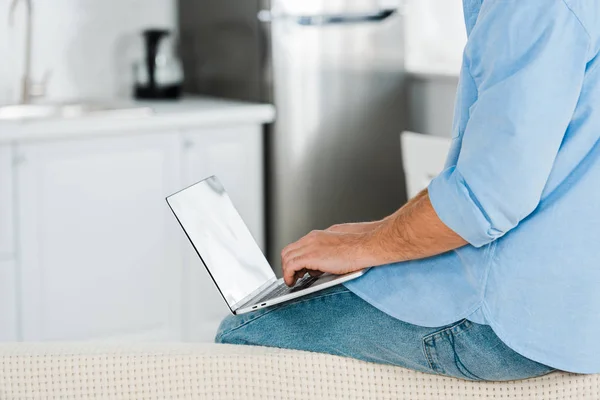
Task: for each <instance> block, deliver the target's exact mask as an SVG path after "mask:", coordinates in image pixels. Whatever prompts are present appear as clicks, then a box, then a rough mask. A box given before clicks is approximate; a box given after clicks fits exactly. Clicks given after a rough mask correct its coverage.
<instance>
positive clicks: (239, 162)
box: [183, 125, 265, 341]
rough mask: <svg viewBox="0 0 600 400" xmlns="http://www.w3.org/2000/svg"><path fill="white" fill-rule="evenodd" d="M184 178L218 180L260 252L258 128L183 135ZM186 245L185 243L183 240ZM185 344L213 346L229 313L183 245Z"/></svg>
mask: <svg viewBox="0 0 600 400" xmlns="http://www.w3.org/2000/svg"><path fill="white" fill-rule="evenodd" d="M183 163H184V167H183V177H184V181H185V184H186V185H190V184H192V183H195V182H197V181H199V180H202V179H204V178H206V177H208V176H211V175H217V176H218V178H219V179H220V180H221V182H222V183H223V185H224V186H225V189H226V190H227V192H228V194H229V196H230V198H231V200H232V202H233V203H234V205H235V207H236V208H237V210H238V211H239V213H240V215H241V216H242V218H243V219H244V221H245V222H246V224H247V225H248V227H249V229H250V231H251V232H252V234H253V236H254V238H255V239H256V241H257V243H258V244H259V246H260V247H261V248H263V250H264V243H265V240H264V235H265V228H264V225H265V224H264V181H263V141H262V127H261V126H259V125H256V126H237V127H227V128H215V129H203V130H198V131H192V132H186V133H185V134H184V153H183ZM184 240H185V239H184ZM184 252H185V254H186V277H187V279H186V282H187V285H186V289H187V290H186V299H187V300H186V302H185V304H186V307H185V310H184V313H185V315H186V316H187V317H186V322H187V326H186V332H187V334H186V339H187V340H190V341H212V340H213V338H214V334H215V332H216V330H217V327H218V325H219V322H220V321H221V319H222V318H223V317H224V316H226V315H227V314H228V313H229V309H228V308H227V306H226V305H225V302H224V300H223V298H222V297H221V295H220V294H219V293H218V291H217V289H216V288H215V286H214V284H213V282H212V281H211V278H210V276H209V275H208V273H207V272H206V270H205V268H204V266H203V264H202V262H201V261H200V259H199V258H198V256H197V255H196V253H195V252H194V250H193V248H192V247H191V246H190V245H189V243H187V240H185V243H184Z"/></svg>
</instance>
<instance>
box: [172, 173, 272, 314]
mask: <svg viewBox="0 0 600 400" xmlns="http://www.w3.org/2000/svg"><path fill="white" fill-rule="evenodd" d="M167 202H168V203H169V206H170V207H171V209H172V210H173V213H174V214H175V216H176V217H177V219H178V220H179V223H180V224H181V226H182V227H183V229H184V231H185V233H186V234H187V236H188V238H189V239H190V241H191V242H192V245H193V246H194V248H195V249H196V252H197V253H198V254H199V255H200V258H201V259H202V261H203V262H204V265H205V266H206V268H207V269H208V272H209V273H210V275H211V276H212V278H213V280H214V281H215V284H216V285H217V287H218V288H219V291H220V292H221V294H222V295H223V297H224V298H225V301H227V304H228V305H229V307H230V308H231V309H234V307H235V305H236V303H239V302H240V301H241V300H242V299H244V298H245V297H247V296H248V295H249V294H251V293H252V292H254V291H255V290H257V289H259V288H260V287H261V286H263V285H264V284H265V283H267V282H268V281H269V280H270V279H271V278H274V277H275V274H274V273H273V270H272V269H271V267H270V265H269V263H268V262H267V260H266V258H265V256H264V255H263V253H262V252H261V250H260V248H259V247H258V245H257V244H256V242H255V240H254V238H253V237H252V234H251V233H250V231H249V230H248V228H247V227H246V224H244V221H243V220H242V218H241V217H240V215H239V214H238V212H237V210H236V209H235V207H234V206H233V204H232V202H231V200H230V199H229V196H228V195H227V192H225V189H224V188H223V185H222V184H221V182H219V180H218V179H217V178H216V177H215V176H213V177H210V178H208V179H205V180H203V181H201V182H198V183H196V184H195V185H192V186H190V187H188V188H186V189H183V190H182V191H180V192H178V193H175V194H174V195H172V196H169V197H168V198H167Z"/></svg>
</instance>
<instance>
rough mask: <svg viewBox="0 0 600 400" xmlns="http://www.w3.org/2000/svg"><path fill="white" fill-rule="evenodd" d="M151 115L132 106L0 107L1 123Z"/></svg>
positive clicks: (92, 104)
mask: <svg viewBox="0 0 600 400" xmlns="http://www.w3.org/2000/svg"><path fill="white" fill-rule="evenodd" d="M151 113H152V109H151V108H149V107H137V106H135V105H132V104H106V103H62V104H15V105H7V106H0V121H24V120H35V119H64V118H82V117H93V116H100V115H102V116H107V117H138V116H144V115H149V114H151Z"/></svg>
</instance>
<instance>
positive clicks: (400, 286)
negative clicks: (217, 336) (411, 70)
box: [347, 0, 600, 373]
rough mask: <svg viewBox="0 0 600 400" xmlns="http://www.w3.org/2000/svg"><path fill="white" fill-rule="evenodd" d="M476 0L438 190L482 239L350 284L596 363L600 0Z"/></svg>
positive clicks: (557, 363)
mask: <svg viewBox="0 0 600 400" xmlns="http://www.w3.org/2000/svg"><path fill="white" fill-rule="evenodd" d="M464 9H465V20H466V25H467V32H468V35H469V39H468V43H467V46H466V48H465V52H464V62H463V66H462V72H461V76H460V84H459V88H458V95H457V100H456V111H455V120H454V128H453V141H452V147H451V150H450V154H449V156H448V160H447V163H446V169H445V170H444V171H443V172H442V173H441V174H440V175H439V176H438V177H437V178H436V179H434V180H433V181H432V183H431V184H430V186H429V196H430V198H431V202H432V204H433V207H434V209H435V211H436V212H437V214H438V215H439V217H440V219H441V220H442V221H443V222H444V223H445V224H446V225H448V226H449V227H450V228H451V229H452V230H454V231H455V232H456V233H458V234H459V235H460V236H461V237H463V238H464V239H465V240H466V241H468V242H469V243H470V245H467V246H465V247H463V248H460V249H457V250H455V251H452V252H448V253H446V254H443V255H440V256H437V257H432V258H429V259H425V260H420V261H410V262H405V263H399V264H393V265H389V266H383V267H378V268H374V269H372V270H371V271H370V272H369V273H367V274H366V275H365V276H364V277H362V278H360V279H358V280H356V281H353V282H350V283H348V284H347V287H348V288H349V289H350V290H352V291H353V292H355V293H356V294H357V295H359V296H360V297H362V298H363V299H365V300H366V301H368V302H370V303H371V304H373V305H374V306H376V307H377V308H379V309H381V310H382V311H384V312H386V313H388V314H390V315H392V316H394V317H396V318H398V319H401V320H403V321H406V322H409V323H412V324H416V325H422V326H442V325H445V324H449V323H453V322H455V321H458V320H460V319H462V318H469V319H471V320H473V321H474V322H478V323H484V324H488V325H490V326H491V327H492V328H493V329H494V331H495V332H496V334H497V335H498V336H499V337H500V338H501V339H502V340H503V341H504V342H505V343H506V344H507V345H508V346H509V347H511V348H512V349H513V350H515V351H516V352H518V353H520V354H522V355H524V356H525V357H528V358H530V359H533V360H535V361H538V362H540V363H543V364H546V365H549V366H552V367H555V368H559V369H563V370H567V371H573V372H580V373H598V372H600V340H599V338H600V233H599V230H600V58H599V57H598V53H599V47H600V1H599V0H464ZM390 334H393V333H390Z"/></svg>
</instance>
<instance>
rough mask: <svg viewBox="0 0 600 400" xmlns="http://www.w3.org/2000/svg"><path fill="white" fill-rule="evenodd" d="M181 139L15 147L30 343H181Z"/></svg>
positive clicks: (165, 136) (26, 332) (23, 293)
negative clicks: (173, 201)
mask: <svg viewBox="0 0 600 400" xmlns="http://www.w3.org/2000/svg"><path fill="white" fill-rule="evenodd" d="M179 150H180V144H179V141H178V139H177V136H176V135H169V134H163V135H140V136H135V137H121V138H100V139H86V140H70V141H54V142H40V143H34V144H26V145H22V146H18V148H17V154H18V159H19V160H20V161H19V164H18V166H17V170H16V179H17V187H18V191H17V199H18V202H19V212H18V220H19V225H20V226H19V245H20V251H19V253H20V260H19V261H20V272H21V285H22V286H21V290H20V294H21V305H22V315H21V319H22V323H23V331H22V333H23V339H24V340H36V341H40V340H79V339H96V338H113V337H115V338H119V337H128V336H133V337H141V338H145V339H150V340H153V339H165V340H177V339H179V338H180V334H181V332H180V318H181V312H180V311H179V310H180V303H181V294H180V293H181V282H182V275H181V273H182V271H181V259H180V257H181V256H180V254H179V253H180V251H179V248H178V247H179V246H180V242H179V240H178V236H177V234H178V232H177V231H176V229H177V226H176V224H175V223H174V222H173V218H172V216H171V215H170V211H169V210H168V208H167V207H166V204H165V201H164V198H165V196H167V195H168V194H170V193H172V192H174V191H176V190H177V189H178V188H179V182H180V179H179V171H180V168H179Z"/></svg>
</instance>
